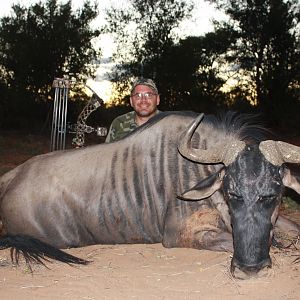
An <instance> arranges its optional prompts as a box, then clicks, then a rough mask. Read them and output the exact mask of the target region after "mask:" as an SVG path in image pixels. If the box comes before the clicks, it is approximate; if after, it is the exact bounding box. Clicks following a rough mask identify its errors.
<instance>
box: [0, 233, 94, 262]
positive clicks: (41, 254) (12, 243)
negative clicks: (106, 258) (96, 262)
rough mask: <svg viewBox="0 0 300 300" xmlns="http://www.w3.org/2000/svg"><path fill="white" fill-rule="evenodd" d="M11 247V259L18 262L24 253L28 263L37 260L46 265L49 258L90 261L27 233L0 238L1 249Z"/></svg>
mask: <svg viewBox="0 0 300 300" xmlns="http://www.w3.org/2000/svg"><path fill="white" fill-rule="evenodd" d="M8 248H11V259H12V261H13V262H15V263H16V264H18V263H19V258H20V255H22V256H23V257H24V259H25V261H26V263H27V264H28V265H29V266H30V264H31V263H33V262H37V263H41V264H43V265H45V263H44V261H48V262H49V259H54V260H58V261H61V262H64V263H67V264H80V265H86V264H88V263H89V261H87V260H84V259H81V258H79V257H76V256H73V255H71V254H68V253H66V252H64V251H62V250H59V249H57V248H55V247H53V246H51V245H49V244H47V243H44V242H42V241H40V240H38V239H35V238H32V237H30V236H27V235H6V236H4V237H2V238H1V239H0V249H1V250H4V249H8Z"/></svg>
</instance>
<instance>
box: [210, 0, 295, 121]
mask: <svg viewBox="0 0 300 300" xmlns="http://www.w3.org/2000/svg"><path fill="white" fill-rule="evenodd" d="M210 2H212V3H215V4H217V7H218V8H219V9H222V10H224V12H225V13H226V14H227V15H228V16H229V22H226V24H225V23H224V22H221V23H219V24H218V26H219V27H228V28H230V29H231V30H232V32H234V34H235V35H236V36H237V39H236V43H235V44H234V45H233V46H232V47H231V49H230V51H229V52H228V53H227V61H228V62H229V63H230V64H231V65H232V66H234V68H235V69H236V68H239V69H240V70H242V72H241V74H240V78H241V77H242V78H249V81H248V84H247V87H248V89H249V90H250V89H251V88H252V83H253V87H254V90H253V89H252V91H253V92H254V93H252V94H253V96H254V97H253V98H252V99H251V100H252V102H253V103H255V104H256V105H257V106H258V107H260V108H261V109H262V110H263V111H264V112H265V113H266V115H269V116H272V118H273V119H274V121H275V122H277V121H278V120H279V119H280V118H281V116H282V112H283V111H282V110H283V109H285V108H287V107H288V106H290V105H292V100H293V99H292V98H291V97H290V95H291V94H292V93H291V87H292V85H293V86H294V87H295V86H298V89H299V61H300V56H299V54H300V53H299V50H300V49H299V26H298V25H299V18H300V8H299V4H298V1H297V0H286V1H283V0H267V1H266V0H249V1H243V0H210ZM295 82H297V84H295Z"/></svg>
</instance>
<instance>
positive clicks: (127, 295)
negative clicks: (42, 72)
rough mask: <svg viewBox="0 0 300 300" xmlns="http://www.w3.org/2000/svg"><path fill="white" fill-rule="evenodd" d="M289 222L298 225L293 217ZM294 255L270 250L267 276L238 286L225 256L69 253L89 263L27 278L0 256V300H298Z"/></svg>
mask: <svg viewBox="0 0 300 300" xmlns="http://www.w3.org/2000/svg"><path fill="white" fill-rule="evenodd" d="M30 143H31V141H30ZM3 145H7V143H3ZM8 148H10V147H8ZM1 158H2V162H3V165H5V168H7V169H9V168H11V167H13V166H14V165H16V164H18V163H20V162H22V161H23V160H25V159H26V158H28V157H26V155H25V156H24V155H23V156H19V157H18V156H17V154H15V153H13V154H12V152H11V150H10V151H9V153H8V154H7V155H5V153H2V155H1ZM0 167H1V162H0ZM293 218H294V219H295V220H298V221H299V223H300V213H299V212H298V213H293ZM297 249H300V241H299V243H297V244H296V245H293V246H292V247H291V248H290V250H278V249H272V251H271V256H272V260H273V267H272V269H270V270H269V273H268V276H267V277H264V278H252V279H249V280H244V281H241V280H236V279H234V278H232V276H231V274H230V272H229V266H230V259H231V258H230V254H229V253H221V252H211V251H205V250H201V251H200V250H194V249H165V248H163V247H162V245H160V244H155V245H143V244H140V245H114V246H111V245H107V246H103V245H95V246H89V247H84V248H78V249H69V250H67V251H68V252H69V253H71V254H73V255H76V256H79V257H81V258H84V259H89V260H91V263H90V264H89V265H87V266H69V265H66V264H63V263H60V262H49V263H47V267H48V268H46V267H44V266H42V265H33V266H32V272H31V271H30V269H29V268H28V266H26V264H25V263H24V262H21V263H20V265H19V266H15V265H14V264H13V263H12V262H11V260H10V252H9V250H1V251H0V299H5V300H6V299H9V300H17V299H18V300H19V299H22V300H35V299H51V300H52V299H72V300H75V299H82V300H84V299H107V300H114V299H116V300H119V299H124V300H127V299H128V300H129V299H136V300H137V299H139V300H156V299H160V300H163V299H164V300H168V299H172V300H194V299H201V300H202V299H205V300H206V299H212V300H214V299H216V300H220V299H222V300H223V299H225V300H226V299H230V300H235V299H236V300H239V299H252V300H268V299H272V300H292V299H295V300H296V299H300V270H299V269H300V263H298V264H295V263H293V260H294V259H295V258H296V257H297V256H295V255H298V256H299V254H300V250H297Z"/></svg>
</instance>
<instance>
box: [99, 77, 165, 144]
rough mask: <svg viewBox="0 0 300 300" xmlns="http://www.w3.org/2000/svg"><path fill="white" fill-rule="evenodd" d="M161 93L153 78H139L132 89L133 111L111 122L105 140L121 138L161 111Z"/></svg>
mask: <svg viewBox="0 0 300 300" xmlns="http://www.w3.org/2000/svg"><path fill="white" fill-rule="evenodd" d="M159 101H160V98H159V94H158V90H157V87H156V85H155V83H154V81H153V80H151V79H148V78H139V79H137V80H136V81H135V82H134V83H133V85H132V89H131V93H130V105H131V106H132V108H133V111H131V112H129V113H127V114H124V115H121V116H119V117H117V118H115V119H114V120H113V122H112V123H111V126H110V129H109V132H108V135H107V137H106V140H105V142H106V143H110V142H113V141H116V140H119V139H121V138H122V137H123V136H125V135H126V134H127V133H129V132H131V131H133V130H134V129H135V128H137V127H138V126H140V125H142V124H144V123H146V122H147V121H148V120H149V119H150V118H152V117H153V116H155V115H156V114H157V113H158V112H159V111H158V109H157V105H159Z"/></svg>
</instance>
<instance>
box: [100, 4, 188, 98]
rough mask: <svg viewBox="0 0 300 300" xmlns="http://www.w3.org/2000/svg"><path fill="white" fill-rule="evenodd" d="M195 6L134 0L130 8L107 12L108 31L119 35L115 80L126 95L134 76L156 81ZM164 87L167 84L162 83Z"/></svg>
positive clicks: (117, 36)
mask: <svg viewBox="0 0 300 300" xmlns="http://www.w3.org/2000/svg"><path fill="white" fill-rule="evenodd" d="M192 8H193V5H192V4H190V3H189V2H187V1H183V0H130V1H129V7H127V8H121V9H115V8H111V9H109V10H108V11H107V17H106V20H107V23H108V25H107V26H106V29H105V30H106V32H109V33H112V34H113V35H114V36H115V40H116V44H117V50H116V52H115V54H114V61H115V63H116V68H115V70H114V72H113V74H112V76H111V77H112V78H111V79H112V80H113V81H114V82H118V85H117V89H118V91H119V92H122V91H124V90H126V88H128V83H129V81H130V80H131V78H132V77H134V76H141V75H144V76H148V77H152V78H154V79H156V78H157V77H158V73H159V70H160V65H159V64H160V62H161V60H160V58H161V57H162V56H164V53H167V52H168V51H169V50H170V48H171V47H172V46H173V45H174V42H175V41H176V39H177V35H176V33H175V31H174V29H176V28H177V27H178V25H179V24H180V22H181V21H182V20H184V19H185V18H187V17H188V16H190V12H191V10H192ZM158 84H159V85H163V84H164V83H163V82H159V83H158Z"/></svg>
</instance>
